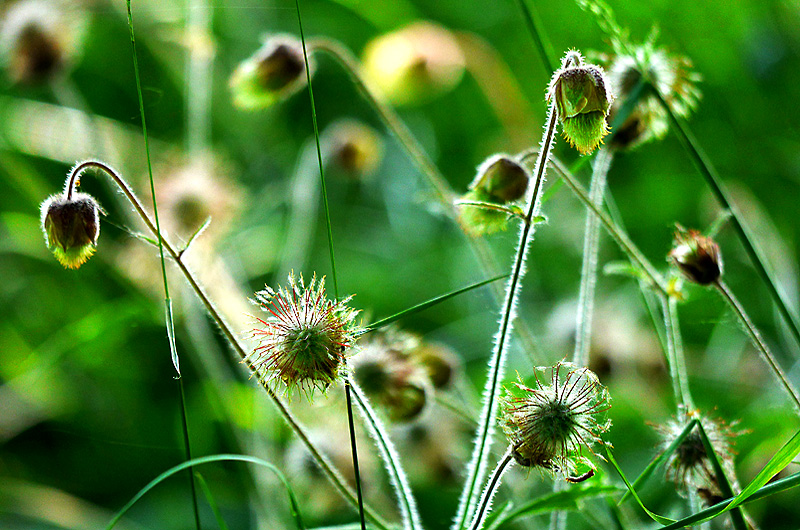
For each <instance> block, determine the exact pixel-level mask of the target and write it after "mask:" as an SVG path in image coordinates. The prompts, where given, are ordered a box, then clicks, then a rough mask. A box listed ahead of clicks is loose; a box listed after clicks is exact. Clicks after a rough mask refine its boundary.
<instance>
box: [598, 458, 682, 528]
mask: <svg viewBox="0 0 800 530" xmlns="http://www.w3.org/2000/svg"><path fill="white" fill-rule="evenodd" d="M606 456H608V461H609V462H610V463H611V465H612V466H613V467H614V469H615V470H616V471H617V473H618V474H619V476H620V478H622V482H624V483H625V486H627V487H628V491H630V492H631V495H633V498H634V499H636V502H637V503H638V504H639V507H641V508H642V510H644V512H645V513H646V514H647V515H648V516H649V517H650V518H651V519H652V520H653V521H655V522H657V523H658V524H661V525H668V524H671V523H674V522H675V520H674V519H670V518H669V517H664V516H663V515H658V514H657V513H655V512H651V511H650V510H648V509H647V507H646V506H645V505H644V503H643V502H642V499H640V498H639V494H638V493H636V490H635V489H633V486H632V485H631V483H630V482H628V478H627V477H626V476H625V473H624V472H623V471H622V469H621V468H620V467H619V464H617V461H616V460H615V459H614V455H613V454H612V453H611V449H610V448H609V447H608V446H606Z"/></svg>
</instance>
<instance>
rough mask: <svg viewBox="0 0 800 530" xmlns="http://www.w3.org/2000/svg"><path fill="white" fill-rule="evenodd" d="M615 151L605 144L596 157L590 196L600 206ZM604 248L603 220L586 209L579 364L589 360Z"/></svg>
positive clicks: (576, 358) (578, 324)
mask: <svg viewBox="0 0 800 530" xmlns="http://www.w3.org/2000/svg"><path fill="white" fill-rule="evenodd" d="M613 158H614V154H613V153H612V152H611V150H609V149H606V148H602V149H600V151H599V152H598V153H597V156H596V157H595V159H594V169H593V171H592V182H591V185H590V186H589V199H591V201H592V203H593V204H595V205H596V206H597V207H598V208H602V206H603V194H604V193H605V189H606V177H607V176H608V170H609V168H610V167H611V161H612V160H613ZM599 251H600V221H599V219H598V218H597V216H595V215H592V212H590V211H587V212H586V228H585V231H584V235H583V263H582V265H581V287H580V294H579V295H578V315H577V322H576V327H575V352H574V354H573V362H574V363H575V364H577V365H578V366H586V365H587V364H588V363H589V349H590V346H591V338H592V317H593V314H594V293H595V287H596V285H597V258H598V253H599Z"/></svg>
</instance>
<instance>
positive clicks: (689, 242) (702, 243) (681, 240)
mask: <svg viewBox="0 0 800 530" xmlns="http://www.w3.org/2000/svg"><path fill="white" fill-rule="evenodd" d="M669 257H670V258H671V259H672V262H673V263H674V264H675V265H676V266H677V267H678V269H680V271H681V272H682V273H683V275H684V276H685V277H686V278H687V279H688V280H689V281H692V282H694V283H697V284H699V285H709V284H712V283H714V282H715V281H717V279H719V277H720V275H721V274H722V256H721V255H720V251H719V245H717V243H716V242H715V241H714V240H713V239H711V238H710V237H706V236H704V235H702V234H701V233H700V232H698V231H697V230H686V229H685V228H683V227H682V226H678V227H677V228H676V230H675V246H674V247H673V249H672V250H671V251H670V253H669Z"/></svg>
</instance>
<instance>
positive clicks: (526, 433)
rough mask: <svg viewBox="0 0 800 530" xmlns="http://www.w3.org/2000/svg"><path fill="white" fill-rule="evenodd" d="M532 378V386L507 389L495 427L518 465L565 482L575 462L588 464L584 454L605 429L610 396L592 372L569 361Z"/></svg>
mask: <svg viewBox="0 0 800 530" xmlns="http://www.w3.org/2000/svg"><path fill="white" fill-rule="evenodd" d="M534 375H535V381H536V384H535V385H534V387H533V388H531V387H528V386H526V385H525V384H523V383H522V382H521V381H520V382H517V383H513V386H511V387H506V393H505V395H504V396H503V397H502V399H501V402H500V406H501V416H500V424H501V426H502V428H503V430H504V431H505V433H506V436H507V437H508V440H509V443H510V445H511V448H512V451H513V452H512V454H513V456H514V459H515V460H516V461H517V463H519V464H520V465H522V466H526V467H538V468H540V469H542V470H548V471H550V472H553V473H556V472H558V473H561V474H563V475H564V477H565V478H570V477H571V475H572V474H573V472H574V470H575V468H576V464H577V463H588V460H587V459H586V457H585V456H584V455H583V451H584V450H586V451H589V452H591V448H592V445H594V443H595V442H600V441H601V438H600V437H601V435H602V434H603V433H605V432H606V431H607V430H608V429H609V428H610V426H611V422H610V421H609V420H608V418H607V414H606V412H607V411H608V409H609V408H610V406H611V397H610V396H609V394H608V390H607V389H606V388H605V387H604V386H603V385H601V384H600V382H599V381H598V379H597V376H596V375H595V374H594V373H593V372H592V371H590V370H589V369H588V368H579V367H578V366H576V365H574V364H572V363H569V362H563V361H562V362H559V363H558V364H556V365H555V366H554V367H552V368H544V367H542V368H537V369H536V371H535V374H534Z"/></svg>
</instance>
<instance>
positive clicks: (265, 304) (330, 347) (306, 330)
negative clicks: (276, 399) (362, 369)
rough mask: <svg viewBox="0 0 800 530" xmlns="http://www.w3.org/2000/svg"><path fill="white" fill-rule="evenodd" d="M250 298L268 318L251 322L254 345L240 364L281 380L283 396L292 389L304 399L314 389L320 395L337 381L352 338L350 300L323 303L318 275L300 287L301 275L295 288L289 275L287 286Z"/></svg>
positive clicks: (355, 331) (353, 314)
mask: <svg viewBox="0 0 800 530" xmlns="http://www.w3.org/2000/svg"><path fill="white" fill-rule="evenodd" d="M255 298H256V299H255V302H256V303H258V304H259V305H260V306H261V309H262V310H264V311H265V312H267V313H269V314H270V316H269V317H268V318H266V319H260V318H256V320H257V321H258V322H259V323H260V326H259V327H257V328H256V329H254V330H253V337H257V338H258V340H259V346H258V347H257V348H256V349H255V350H253V352H252V353H251V354H250V355H248V356H247V357H246V358H245V362H247V363H249V364H250V365H251V366H252V368H253V370H254V371H255V373H256V374H257V375H258V376H259V377H261V378H264V379H279V380H281V381H282V382H283V383H284V384H285V385H286V390H287V393H288V392H289V391H290V390H292V389H294V388H295V387H299V388H300V389H301V390H303V392H305V393H306V394H307V395H309V394H310V393H311V392H313V390H314V389H315V388H318V389H320V390H322V391H325V390H326V389H327V388H328V387H329V386H330V385H331V384H332V383H334V382H335V381H336V379H337V378H338V377H339V375H340V373H341V371H342V368H343V366H344V364H345V353H346V352H347V350H348V349H350V348H352V347H353V345H354V344H355V341H356V338H357V336H358V332H359V328H358V326H357V325H356V324H355V317H356V315H357V314H358V311H356V310H354V309H352V308H350V307H348V306H347V303H348V302H349V301H350V300H351V299H352V297H348V298H345V299H344V300H340V301H333V300H329V299H328V298H327V297H326V296H325V278H324V277H323V278H322V279H321V280H320V281H319V282H317V279H316V276H314V277H312V279H311V282H310V283H309V284H308V286H306V285H305V284H304V282H303V277H302V276H301V277H300V281H299V284H298V282H296V280H295V277H294V275H293V274H290V275H289V284H288V287H286V288H283V287H280V288H278V290H277V291H274V290H273V289H271V288H270V287H266V288H265V289H264V290H263V291H258V292H257V293H256V294H255Z"/></svg>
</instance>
